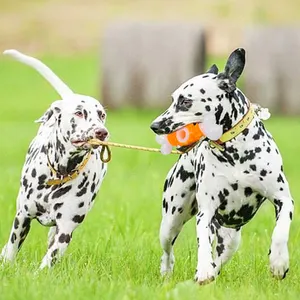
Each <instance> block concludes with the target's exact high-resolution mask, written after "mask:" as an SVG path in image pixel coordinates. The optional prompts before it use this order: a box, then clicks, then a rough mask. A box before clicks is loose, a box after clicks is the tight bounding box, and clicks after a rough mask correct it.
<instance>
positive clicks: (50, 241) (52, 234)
mask: <svg viewBox="0 0 300 300" xmlns="http://www.w3.org/2000/svg"><path fill="white" fill-rule="evenodd" d="M56 230H57V226H52V227H50V229H49V231H48V248H49V247H51V246H52V244H53V243H54V237H55V234H56Z"/></svg>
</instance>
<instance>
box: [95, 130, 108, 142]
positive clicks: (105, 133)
mask: <svg viewBox="0 0 300 300" xmlns="http://www.w3.org/2000/svg"><path fill="white" fill-rule="evenodd" d="M95 135H96V138H97V139H99V140H100V141H104V140H105V139H106V137H107V136H108V131H107V130H106V129H104V128H97V129H96V130H95Z"/></svg>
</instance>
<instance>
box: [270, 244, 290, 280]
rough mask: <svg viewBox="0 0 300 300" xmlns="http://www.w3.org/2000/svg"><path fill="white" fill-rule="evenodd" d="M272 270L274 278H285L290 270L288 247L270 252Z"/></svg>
mask: <svg viewBox="0 0 300 300" xmlns="http://www.w3.org/2000/svg"><path fill="white" fill-rule="evenodd" d="M270 270H271V273H272V275H273V277H274V278H276V279H284V278H285V276H286V274H287V272H288V270H289V252H288V249H287V247H282V248H281V249H280V251H279V250H272V251H271V253H270Z"/></svg>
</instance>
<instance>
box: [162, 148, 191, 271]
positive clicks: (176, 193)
mask: <svg viewBox="0 0 300 300" xmlns="http://www.w3.org/2000/svg"><path fill="white" fill-rule="evenodd" d="M195 187H196V184H195V179H194V173H193V166H192V163H191V158H190V155H189V154H185V155H182V156H181V157H180V159H179V160H178V162H177V163H176V164H175V165H174V166H173V168H172V169H171V170H170V171H169V173H168V176H167V178H166V181H165V185H164V193H163V207H162V221H161V226H160V243H161V247H162V249H163V255H162V258H161V266H160V272H161V274H162V275H166V274H168V273H171V272H172V271H173V267H174V263H175V258H174V254H173V245H174V243H175V241H176V238H177V236H178V235H179V233H180V231H181V229H182V227H183V225H184V224H185V223H186V222H187V221H188V220H189V219H190V218H191V217H192V216H193V215H195V214H196V213H197V202H196V198H195Z"/></svg>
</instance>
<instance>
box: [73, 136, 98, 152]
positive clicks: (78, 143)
mask: <svg viewBox="0 0 300 300" xmlns="http://www.w3.org/2000/svg"><path fill="white" fill-rule="evenodd" d="M91 140H92V138H89V139H86V140H71V143H72V145H73V146H75V147H76V148H78V149H90V148H93V149H97V148H98V147H99V146H100V144H93V143H89V141H91ZM96 140H97V139H96Z"/></svg>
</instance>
